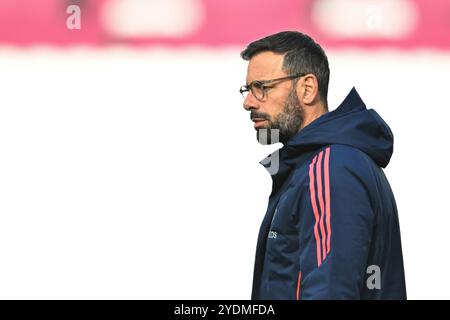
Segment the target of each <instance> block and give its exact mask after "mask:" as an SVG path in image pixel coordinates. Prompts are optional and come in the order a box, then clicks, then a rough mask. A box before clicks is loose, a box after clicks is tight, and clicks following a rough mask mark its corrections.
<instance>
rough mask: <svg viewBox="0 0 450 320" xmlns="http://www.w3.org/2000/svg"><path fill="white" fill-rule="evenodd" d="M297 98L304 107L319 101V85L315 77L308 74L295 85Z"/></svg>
mask: <svg viewBox="0 0 450 320" xmlns="http://www.w3.org/2000/svg"><path fill="white" fill-rule="evenodd" d="M297 96H298V98H299V100H300V101H301V102H302V103H303V104H304V105H307V106H308V105H313V104H314V103H316V102H317V101H318V100H319V84H318V82H317V78H316V76H315V75H313V74H311V73H309V74H307V75H306V76H304V77H302V78H300V80H299V81H298V83H297Z"/></svg>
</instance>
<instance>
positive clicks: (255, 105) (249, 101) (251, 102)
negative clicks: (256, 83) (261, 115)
mask: <svg viewBox="0 0 450 320" xmlns="http://www.w3.org/2000/svg"><path fill="white" fill-rule="evenodd" d="M243 107H244V109H245V110H247V111H249V110H251V109H259V101H258V100H256V98H255V96H254V95H253V94H252V92H251V91H250V92H249V93H248V94H247V96H246V97H245V99H244V103H243Z"/></svg>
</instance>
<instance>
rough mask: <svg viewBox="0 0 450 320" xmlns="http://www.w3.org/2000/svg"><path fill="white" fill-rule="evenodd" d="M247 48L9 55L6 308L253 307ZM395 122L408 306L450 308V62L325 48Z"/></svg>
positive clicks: (2, 168) (2, 284)
mask: <svg viewBox="0 0 450 320" xmlns="http://www.w3.org/2000/svg"><path fill="white" fill-rule="evenodd" d="M240 49H241V48H225V49H224V50H213V49H207V48H189V49H184V50H181V51H180V50H177V51H173V50H171V49H168V48H159V49H158V48H152V49H148V50H140V51H133V50H129V49H123V48H109V49H101V50H98V49H95V50H94V49H92V48H81V47H80V48H72V49H65V50H57V49H54V48H44V47H36V48H30V49H28V50H19V49H16V48H7V47H3V48H0V260H1V263H0V298H2V299H16V298H19V299H31V298H33V299H69V298H70V299H111V298H114V299H249V298H250V293H251V284H252V274H253V263H254V254H255V249H256V239H257V235H258V229H259V225H260V223H261V221H262V218H263V215H264V213H265V209H266V205H267V197H268V195H269V193H270V184H271V179H270V176H269V175H268V174H267V172H266V171H265V169H264V168H263V167H262V166H261V165H260V164H259V163H258V161H259V160H261V159H262V158H264V157H265V156H266V155H267V154H269V153H270V152H272V151H273V150H274V149H276V147H279V145H278V146H266V147H264V146H261V145H259V144H258V143H257V141H256V134H255V131H254V129H253V127H252V122H251V121H250V119H249V114H248V113H247V112H245V111H244V109H243V108H242V99H241V97H240V95H239V93H238V88H239V86H240V85H241V84H243V83H244V82H245V72H246V64H247V63H246V62H244V61H242V60H241V59H240V57H239V51H240ZM327 53H328V56H329V60H330V67H331V81H330V91H329V105H330V109H331V110H334V109H335V108H336V107H337V106H338V104H339V103H340V102H341V101H342V100H343V99H344V98H345V96H346V95H347V93H348V92H349V91H350V89H351V88H352V86H356V89H357V90H358V92H359V93H360V95H361V96H362V98H363V100H364V101H365V102H366V104H367V105H368V107H371V108H374V109H375V110H376V111H377V112H378V113H379V114H380V115H381V116H382V117H383V118H384V119H385V121H386V122H387V123H388V124H389V125H390V127H391V129H392V130H393V132H394V136H395V144H394V155H393V158H392V160H391V163H390V164H389V166H388V167H387V169H386V170H385V172H386V175H387V177H388V179H389V181H390V183H391V186H392V189H393V191H394V194H395V196H396V200H397V206H398V209H399V217H400V224H401V232H402V241H403V251H404V262H405V269H406V281H407V291H408V297H409V298H410V299H432V298H436V299H444V298H446V299H448V298H450V296H449V294H448V288H449V285H450V280H449V278H448V276H447V267H448V265H449V263H450V258H449V255H448V248H447V246H448V244H449V241H448V236H449V235H448V225H449V223H450V216H449V215H450V212H449V209H448V205H447V200H448V199H447V197H448V195H447V193H448V190H449V188H448V186H447V181H448V180H449V178H450V175H449V171H448V169H447V165H448V160H449V151H448V143H447V138H448V136H449V134H448V127H449V125H448V121H449V120H448V119H449V118H448V116H449V111H448V108H449V107H450V106H449V103H448V75H449V74H450V55H449V54H448V53H443V52H440V53H439V52H432V51H416V52H411V51H409V52H403V51H385V50H380V51H370V52H369V51H361V50H357V49H348V50H341V51H329V50H328V51H327Z"/></svg>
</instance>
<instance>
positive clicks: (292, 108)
mask: <svg viewBox="0 0 450 320" xmlns="http://www.w3.org/2000/svg"><path fill="white" fill-rule="evenodd" d="M241 56H242V58H243V59H245V60H248V61H249V64H248V70H247V79H246V80H247V81H246V82H247V84H246V85H244V86H242V87H241V90H240V91H241V93H242V94H243V95H244V97H245V100H244V108H245V110H247V111H250V117H251V119H252V120H253V122H254V127H255V129H256V131H257V137H258V140H260V142H261V141H262V140H266V141H262V142H264V143H265V142H267V143H275V142H278V141H277V140H278V139H279V141H280V142H282V143H283V144H284V146H283V147H282V148H281V149H280V150H278V151H276V152H274V153H273V154H272V155H270V156H269V157H268V158H267V159H265V160H264V162H262V163H264V164H265V166H266V167H267V168H268V169H269V167H271V168H272V167H273V165H274V163H273V162H274V161H275V160H277V161H278V162H279V163H278V164H277V165H276V168H277V170H275V171H274V170H272V171H274V172H271V175H272V182H273V183H272V193H271V194H270V197H269V204H268V208H267V212H266V215H265V217H264V220H263V222H262V225H261V229H260V232H259V238H258V243H257V251H256V259H255V269H254V278H253V291H252V299H406V288H405V279H404V269H403V258H402V249H401V241H400V229H399V222H398V215H397V208H396V204H395V199H394V195H393V193H392V191H391V188H390V186H389V183H388V180H387V179H386V177H385V175H384V173H383V170H382V168H385V167H386V166H387V164H388V163H389V160H390V158H391V156H392V152H393V135H392V132H391V130H390V128H389V127H388V125H387V124H386V123H385V122H384V121H383V119H382V118H381V117H380V116H379V115H378V114H377V113H376V111H375V110H373V109H369V110H367V109H366V106H365V104H364V102H363V101H362V100H361V98H360V96H359V95H358V93H357V92H356V90H355V89H354V88H353V89H352V90H351V91H350V93H349V94H348V96H347V97H346V98H345V100H344V101H343V102H342V103H341V105H340V106H339V107H338V108H337V109H336V110H334V111H332V112H328V104H327V91H328V81H329V67H328V59H327V57H326V55H325V53H324V51H323V50H322V48H321V47H320V46H319V45H318V44H317V43H315V42H314V40H312V39H311V38H310V37H309V36H307V35H305V34H302V33H299V32H281V33H277V34H274V35H271V36H268V37H266V38H263V39H260V40H257V41H255V42H252V43H251V44H249V45H248V47H247V48H246V49H245V50H244V51H243V52H242V53H241ZM262 129H264V130H262ZM277 154H278V158H277V157H276V155H277Z"/></svg>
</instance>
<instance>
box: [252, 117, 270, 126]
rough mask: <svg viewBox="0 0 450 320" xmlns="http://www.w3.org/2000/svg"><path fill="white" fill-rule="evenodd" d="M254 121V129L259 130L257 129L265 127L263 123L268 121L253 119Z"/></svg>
mask: <svg viewBox="0 0 450 320" xmlns="http://www.w3.org/2000/svg"><path fill="white" fill-rule="evenodd" d="M252 121H253V122H254V123H255V125H254V127H255V128H257V127H259V126H261V125H263V123H264V122H265V121H267V120H266V119H263V118H252Z"/></svg>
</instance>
